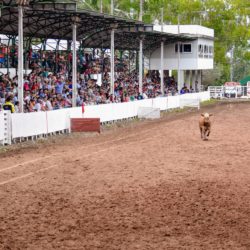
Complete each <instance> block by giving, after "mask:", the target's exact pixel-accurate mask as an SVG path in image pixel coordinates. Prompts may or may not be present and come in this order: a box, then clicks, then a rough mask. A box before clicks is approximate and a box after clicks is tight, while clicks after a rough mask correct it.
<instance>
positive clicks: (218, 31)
mask: <svg viewBox="0 0 250 250" xmlns="http://www.w3.org/2000/svg"><path fill="white" fill-rule="evenodd" d="M102 2H103V10H104V12H106V13H109V12H110V0H102ZM114 4H115V14H116V15H120V16H124V17H130V18H134V19H138V16H139V6H140V0H114ZM80 6H81V7H87V6H89V7H90V8H92V9H93V10H97V11H99V10H100V0H82V2H80ZM161 8H163V12H164V22H165V23H167V24H177V23H178V15H179V17H180V24H202V25H204V26H206V27H209V28H212V29H214V31H215V58H214V60H215V65H216V66H217V67H218V68H219V69H220V70H219V72H220V73H221V74H220V77H219V78H218V81H219V82H223V81H228V80H229V75H230V58H229V57H228V53H229V52H230V51H231V50H232V49H233V48H234V60H233V64H234V66H235V67H234V68H235V70H237V72H235V74H234V75H235V77H237V78H236V79H234V80H240V78H242V77H244V75H245V74H250V67H249V59H250V52H249V51H250V50H249V41H250V28H249V21H250V19H249V17H250V1H249V0H144V10H143V21H144V22H146V23H153V22H154V21H155V20H161V11H160V9H161ZM132 10H133V11H132ZM242 67H243V68H244V70H242ZM239 68H240V70H239ZM217 72H218V70H217ZM240 72H241V73H240Z"/></svg>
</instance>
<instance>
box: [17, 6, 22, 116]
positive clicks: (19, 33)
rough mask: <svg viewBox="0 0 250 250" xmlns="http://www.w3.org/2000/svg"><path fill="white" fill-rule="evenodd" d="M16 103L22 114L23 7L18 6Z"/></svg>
mask: <svg viewBox="0 0 250 250" xmlns="http://www.w3.org/2000/svg"><path fill="white" fill-rule="evenodd" d="M18 101H19V104H20V112H21V113H23V6H20V5H19V6H18Z"/></svg>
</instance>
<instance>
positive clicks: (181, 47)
mask: <svg viewBox="0 0 250 250" xmlns="http://www.w3.org/2000/svg"><path fill="white" fill-rule="evenodd" d="M182 49H183V45H182V44H181V43H180V52H181V53H182ZM175 53H178V43H176V44H175Z"/></svg>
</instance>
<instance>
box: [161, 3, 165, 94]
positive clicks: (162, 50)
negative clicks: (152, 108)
mask: <svg viewBox="0 0 250 250" xmlns="http://www.w3.org/2000/svg"><path fill="white" fill-rule="evenodd" d="M163 15H164V14H163V8H161V32H163ZM161 94H162V95H164V40H162V41H161Z"/></svg>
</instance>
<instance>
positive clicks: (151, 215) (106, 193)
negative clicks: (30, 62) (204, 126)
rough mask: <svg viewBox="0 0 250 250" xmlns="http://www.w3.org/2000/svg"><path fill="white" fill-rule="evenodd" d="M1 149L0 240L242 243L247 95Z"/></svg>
mask: <svg viewBox="0 0 250 250" xmlns="http://www.w3.org/2000/svg"><path fill="white" fill-rule="evenodd" d="M206 110H208V111H209V112H212V113H213V114H214V117H213V127H212V133H211V136H210V138H209V141H202V140H201V139H200V135H199V129H198V120H199V113H198V112H194V113H187V114H184V113H183V114H176V115H173V114H172V115H167V116H165V117H163V118H162V119H161V120H159V121H154V122H152V121H150V122H149V121H145V122H138V123H134V124H133V126H129V127H127V128H119V129H109V130H105V131H104V132H103V133H102V134H101V135H96V136H94V137H93V136H92V137H83V136H81V135H77V136H73V137H63V139H61V141H60V142H58V141H57V140H56V141H55V142H54V143H47V142H44V143H40V144H39V145H38V146H37V145H36V146H35V147H34V148H32V147H27V148H25V149H20V150H15V151H9V152H8V153H5V154H3V153H2V154H0V249H20V250H23V249H32V250H40V249H46V250H48V249H70V250H71V249H75V250H78V249H91V250H92V249H107V250H112V249H124V250H125V249H126V250H127V249H128V250H130V249H140V250H146V249H242V250H243V249H246V250H247V249H250V147H249V146H250V131H249V124H250V104H226V105H217V106H215V107H210V108H206Z"/></svg>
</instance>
